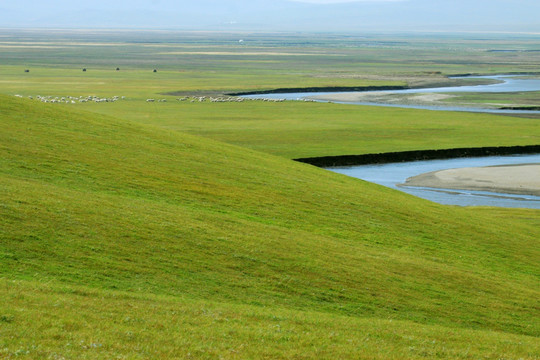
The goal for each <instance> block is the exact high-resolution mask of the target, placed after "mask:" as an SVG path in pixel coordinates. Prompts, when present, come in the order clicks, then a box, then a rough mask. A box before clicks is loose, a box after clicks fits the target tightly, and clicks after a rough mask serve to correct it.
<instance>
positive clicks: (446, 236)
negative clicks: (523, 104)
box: [0, 96, 540, 359]
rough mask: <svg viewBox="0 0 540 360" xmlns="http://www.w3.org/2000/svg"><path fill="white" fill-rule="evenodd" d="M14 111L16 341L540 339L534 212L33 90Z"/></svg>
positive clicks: (150, 349)
mask: <svg viewBox="0 0 540 360" xmlns="http://www.w3.org/2000/svg"><path fill="white" fill-rule="evenodd" d="M0 110H1V114H2V116H1V118H0V121H1V123H2V124H1V125H2V129H3V130H2V132H1V133H0V181H1V187H2V191H1V192H0V219H1V222H2V226H1V227H0V240H1V243H0V246H1V247H0V251H1V252H0V254H1V255H0V256H1V257H2V262H1V263H0V274H1V276H2V278H3V280H2V281H3V284H1V288H2V290H1V291H0V295H1V296H2V301H1V302H0V303H1V304H2V305H1V306H0V312H1V313H0V326H1V328H2V335H3V336H2V337H1V338H0V341H1V343H0V351H1V352H0V354H2V355H3V356H5V357H8V358H9V357H22V358H36V357H49V358H55V357H56V358H61V357H66V358H104V357H105V358H112V357H120V358H122V357H124V358H148V357H152V358H170V357H173V356H177V357H184V358H188V357H189V356H192V357H195V358H200V357H203V358H204V357H206V358H211V357H224V358H235V357H240V358H261V357H268V358H305V357H327V358H331V357H342V358H359V357H360V358H361V357H362V356H363V357H364V358H404V359H405V358H436V357H439V358H447V357H454V358H477V357H485V358H490V357H492V358H495V357H497V358H501V357H506V358H535V357H538V354H539V351H540V350H539V348H538V342H537V337H538V336H539V332H540V329H539V325H540V324H539V322H538V316H537V315H538V305H539V303H538V298H540V296H539V295H540V294H539V292H538V286H537V285H538V275H539V274H538V267H537V263H538V259H539V252H538V239H539V238H540V236H539V230H538V229H540V227H539V226H538V225H539V222H538V212H537V211H534V210H506V209H499V210H491V209H464V208H456V207H447V206H441V205H437V204H433V203H430V202H427V201H424V200H421V199H417V198H414V197H412V196H409V195H406V194H402V193H400V192H397V191H393V190H390V189H386V188H382V187H380V186H377V185H373V184H369V183H366V182H363V181H360V180H356V179H351V178H348V177H345V176H341V175H338V174H334V173H331V172H327V171H325V170H322V169H317V168H314V167H311V166H308V165H305V164H298V163H295V162H292V161H290V160H287V159H284V158H282V157H274V156H272V155H269V154H266V153H262V152H257V151H254V150H249V149H246V148H243V147H237V146H234V145H228V144H225V143H222V142H216V141H213V140H210V139H206V138H201V137H196V136H192V135H188V134H184V133H181V132H178V131H170V130H165V129H163V128H162V127H159V126H155V125H144V124H136V123H134V122H131V121H127V120H122V119H116V118H113V117H109V116H106V115H96V114H95V113H89V112H85V111H82V110H78V109H71V110H69V109H65V108H62V107H59V106H56V105H49V104H41V103H36V102H35V101H31V100H21V99H16V98H13V97H8V96H0ZM479 339H482V340H481V341H479ZM188 353H189V354H188Z"/></svg>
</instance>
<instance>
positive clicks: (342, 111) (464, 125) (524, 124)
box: [84, 100, 540, 158]
mask: <svg viewBox="0 0 540 360" xmlns="http://www.w3.org/2000/svg"><path fill="white" fill-rule="evenodd" d="M171 101H172V102H171ZM84 108H85V109H87V110H90V111H95V112H98V113H104V114H109V115H113V116H115V117H122V118H126V119H130V120H132V121H136V122H140V123H143V124H148V125H154V126H159V127H162V128H165V129H167V130H176V131H181V132H188V133H191V134H194V135H200V136H204V137H209V138H212V139H215V140H219V141H223V142H227V143H231V144H235V145H239V146H242V147H248V148H252V149H255V150H259V151H264V152H267V153H272V154H276V155H280V156H285V157H287V158H301V157H313V156H329V155H349V154H366V153H378V152H391V151H407V150H421V149H447V148H457V147H479V146H505V145H507V146H510V145H533V144H539V143H540V132H539V131H538V120H537V119H523V118H516V117H508V116H497V115H490V114H473V113H459V112H444V111H428V110H414V109H399V108H385V107H370V106H362V107H360V106H358V105H341V104H322V103H303V102H285V103H263V102H244V103H178V102H175V101H174V100H170V101H169V102H168V103H154V104H148V103H145V102H144V101H131V102H119V103H114V104H108V105H106V106H103V105H102V104H86V105H85V106H84Z"/></svg>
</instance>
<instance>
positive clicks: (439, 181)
mask: <svg viewBox="0 0 540 360" xmlns="http://www.w3.org/2000/svg"><path fill="white" fill-rule="evenodd" d="M401 186H418V187H430V188H441V189H461V190H480V191H491V192H497V193H508V194H527V195H536V196H540V164H522V165H502V166H486V167H474V168H461V169H448V170H441V171H434V172H429V173H425V174H421V175H418V176H413V177H410V178H408V179H407V180H406V181H405V183H404V184H401Z"/></svg>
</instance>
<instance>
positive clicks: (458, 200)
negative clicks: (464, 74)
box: [244, 75, 540, 209]
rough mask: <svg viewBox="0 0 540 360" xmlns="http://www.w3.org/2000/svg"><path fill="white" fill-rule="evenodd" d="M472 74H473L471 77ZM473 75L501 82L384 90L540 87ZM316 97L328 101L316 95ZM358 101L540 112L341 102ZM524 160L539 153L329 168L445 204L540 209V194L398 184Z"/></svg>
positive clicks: (535, 159)
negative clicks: (429, 174) (429, 175)
mask: <svg viewBox="0 0 540 360" xmlns="http://www.w3.org/2000/svg"><path fill="white" fill-rule="evenodd" d="M469 78H473V77H469ZM474 78H480V79H491V80H496V81H498V83H495V84H490V85H474V86H456V87H438V88H424V89H407V90H390V91H384V93H387V94H411V93H452V92H454V93H455V92H486V93H495V92H499V93H503V92H525V91H540V80H539V79H530V78H523V77H519V76H514V75H495V76H475V77H474ZM335 94H337V93H330V92H320V93H314V92H309V93H281V94H259V95H247V96H244V97H246V98H254V99H285V100H306V99H315V98H316V97H319V96H324V95H335ZM315 101H321V102H326V101H325V100H320V99H317V100H315ZM340 103H346V104H355V105H372V106H389V107H402V108H414V109H426V110H437V111H469V112H489V113H540V111H522V110H501V109H486V108H465V107H458V106H428V105H403V104H381V103H369V102H342V101H341V102H340ZM523 163H540V155H520V156H491V157H476V158H458V159H447V160H429V161H412V162H403V163H390V164H374V165H360V166H352V167H342V168H329V169H328V170H331V171H335V172H338V173H341V174H345V175H348V176H352V177H356V178H359V179H362V180H366V181H370V182H373V183H377V184H380V185H384V186H388V187H391V188H394V189H398V190H400V191H404V192H407V193H409V194H412V195H415V196H418V197H421V198H424V199H427V200H431V201H434V202H437V203H441V204H446V205H461V206H499V207H514V208H518V207H519V208H532V209H540V197H538V196H532V195H514V194H501V193H492V192H486V191H469V190H445V189H433V188H413V187H401V186H400V187H398V186H397V185H398V184H402V183H404V182H405V180H406V179H407V178H408V177H411V176H415V175H419V174H423V173H426V172H431V171H438V170H445V169H452V168H462V167H478V166H492V165H509V164H523Z"/></svg>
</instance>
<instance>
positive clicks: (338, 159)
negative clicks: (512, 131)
mask: <svg viewBox="0 0 540 360" xmlns="http://www.w3.org/2000/svg"><path fill="white" fill-rule="evenodd" d="M526 154H540V145H525V146H490V147H479V148H456V149H437V150H412V151H398V152H387V153H378V154H362V155H337V156H320V157H311V158H299V159H294V160H295V161H299V162H303V163H306V164H310V165H313V166H317V167H323V168H329V167H341V166H354V165H366V164H387V163H398V162H408V161H420V160H442V159H453V158H469V157H484V156H505V155H526Z"/></svg>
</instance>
